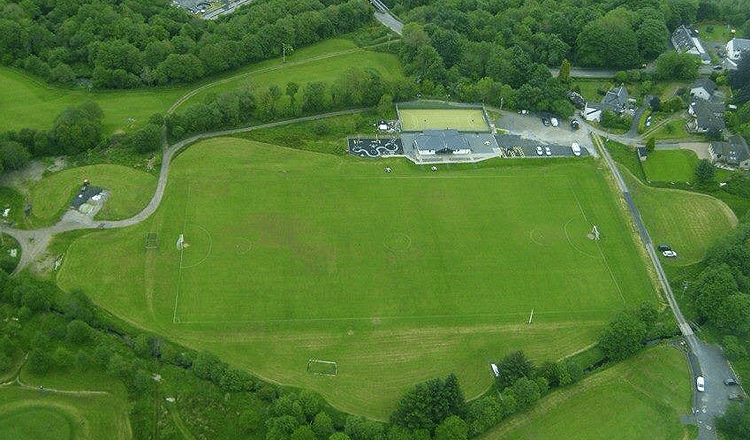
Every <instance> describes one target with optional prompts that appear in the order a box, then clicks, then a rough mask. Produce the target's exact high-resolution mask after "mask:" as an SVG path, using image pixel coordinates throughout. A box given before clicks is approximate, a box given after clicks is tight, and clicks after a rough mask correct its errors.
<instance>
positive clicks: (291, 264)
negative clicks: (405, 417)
mask: <svg viewBox="0 0 750 440" xmlns="http://www.w3.org/2000/svg"><path fill="white" fill-rule="evenodd" d="M385 166H390V167H391V168H392V169H393V172H392V173H388V174H386V173H384V172H383V168H384V167H385ZM594 224H596V225H597V226H598V227H599V230H600V231H601V233H602V239H601V241H598V242H596V241H593V240H591V239H589V238H587V236H586V235H587V234H588V233H589V232H590V231H591V228H592V225H594ZM149 232H155V233H157V235H158V237H159V243H160V245H159V248H158V249H153V250H146V249H145V247H144V237H145V236H146V234H147V233H149ZM180 234H183V235H184V241H185V243H186V244H187V246H185V247H183V249H182V250H178V249H177V246H176V242H177V238H178V237H179V236H180ZM58 281H59V283H60V285H61V286H62V287H63V288H65V289H72V288H76V287H81V288H82V289H84V291H85V292H86V293H87V294H88V295H90V296H91V297H92V298H93V299H94V300H95V301H96V302H97V303H98V304H100V305H102V306H104V307H106V308H107V309H108V310H111V311H112V312H113V313H115V314H117V315H118V316H120V317H122V318H124V319H126V320H128V321H130V322H133V323H136V324H137V325H140V326H143V327H145V328H148V329H152V330H154V331H158V332H163V333H166V334H167V335H169V336H170V337H173V338H175V339H176V340H178V341H180V342H182V343H184V344H186V345H188V346H191V347H193V348H196V349H209V350H211V351H214V352H215V353H217V354H219V355H220V356H221V357H222V358H223V359H225V360H227V361H228V362H231V363H234V364H236V365H239V366H241V367H243V368H247V369H248V370H250V371H252V372H254V373H257V374H259V375H261V376H263V377H265V378H268V379H272V380H276V381H279V382H281V383H285V384H290V385H296V386H304V387H309V388H313V389H315V390H318V391H320V392H321V393H322V394H323V395H324V396H325V397H326V398H327V399H328V400H329V401H330V402H331V403H332V404H333V405H335V406H337V407H339V408H341V409H344V410H347V411H351V412H353V413H357V414H363V415H367V416H370V417H374V418H380V419H384V418H386V417H387V416H388V414H389V413H390V411H391V410H392V409H393V405H394V404H395V402H396V400H397V399H398V397H399V395H400V393H402V392H403V391H404V390H405V389H407V388H408V387H409V386H412V385H414V384H415V383H417V382H419V381H422V380H425V379H428V378H431V377H434V376H436V375H445V374H447V373H450V372H456V373H457V374H458V376H459V378H460V380H461V381H462V385H463V387H464V389H465V390H466V393H467V397H474V396H476V395H478V394H480V393H482V392H483V391H484V390H485V389H486V388H487V386H489V384H490V383H491V374H490V371H489V368H488V362H490V361H494V360H497V359H498V358H500V357H502V356H503V355H505V354H507V352H509V351H511V350H515V349H523V350H525V351H526V352H527V353H528V354H529V355H531V357H532V358H534V359H536V360H539V361H542V360H544V359H558V358H560V357H562V356H564V355H566V354H570V353H572V352H574V351H576V350H579V349H582V348H584V347H586V346H588V345H590V344H591V343H593V342H594V341H595V340H596V338H597V337H598V333H599V332H600V331H601V328H602V326H603V324H604V323H605V322H606V320H608V319H609V317H610V316H611V315H612V314H613V313H616V312H617V311H619V310H622V309H623V308H624V307H627V306H635V305H637V304H639V303H640V302H641V301H644V300H654V299H655V296H654V291H653V287H652V285H651V282H650V280H649V277H648V275H647V273H646V270H645V266H644V264H643V262H642V259H641V257H640V255H639V254H638V252H637V250H636V248H635V244H634V242H633V239H632V236H631V229H630V227H629V225H628V224H626V223H625V221H624V220H623V216H622V214H621V211H620V208H619V207H618V205H617V203H616V201H615V199H614V198H613V196H612V195H611V191H610V188H609V186H608V184H607V182H606V180H605V178H604V176H603V175H601V174H600V171H599V170H598V169H597V168H596V165H595V164H594V162H593V161H578V162H565V163H557V164H551V165H544V166H539V165H519V164H516V165H514V166H500V165H498V166H486V164H485V165H483V166H475V165H471V166H465V167H456V166H452V168H441V169H440V170H438V172H431V171H429V169H427V168H422V167H418V166H415V165H413V164H411V163H409V162H407V161H404V160H396V159H394V160H390V161H379V162H373V161H363V160H359V159H356V158H352V157H334V156H329V155H323V154H317V153H310V152H302V151H296V150H291V149H286V148H281V147H277V146H271V145H266V144H259V143H256V142H251V141H246V140H240V139H232V138H221V139H213V140H208V141H203V142H200V143H198V144H196V145H194V146H192V147H190V148H189V149H188V150H186V151H184V152H183V153H182V154H180V156H179V157H177V158H176V159H175V161H174V162H173V165H172V170H171V172H170V177H169V182H168V186H167V191H166V194H165V198H164V200H163V202H162V205H161V206H160V208H159V209H158V211H157V212H156V213H155V214H154V215H152V216H151V217H150V218H149V219H148V220H147V221H145V222H144V223H141V224H139V225H138V226H135V227H133V228H129V229H125V230H116V231H101V232H96V233H94V234H90V235H88V236H84V237H82V238H79V239H77V240H76V241H75V242H74V243H73V244H72V245H71V247H70V249H69V251H68V254H67V255H66V258H65V262H64V264H63V266H62V268H61V270H60V272H59V275H58ZM532 310H533V311H534V312H533V313H534V315H533V316H534V318H533V323H532V324H527V322H528V320H529V316H530V314H531V312H532ZM309 359H320V360H325V361H334V362H336V364H337V375H335V376H316V375H311V374H310V373H308V372H307V371H306V366H307V364H308V360H309Z"/></svg>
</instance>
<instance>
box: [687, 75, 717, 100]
mask: <svg viewBox="0 0 750 440" xmlns="http://www.w3.org/2000/svg"><path fill="white" fill-rule="evenodd" d="M714 93H716V84H715V83H714V82H713V81H711V80H710V79H709V78H698V79H696V80H695V82H694V83H693V85H692V86H690V94H691V95H692V96H695V97H696V98H700V99H703V100H707V99H711V97H712V96H714Z"/></svg>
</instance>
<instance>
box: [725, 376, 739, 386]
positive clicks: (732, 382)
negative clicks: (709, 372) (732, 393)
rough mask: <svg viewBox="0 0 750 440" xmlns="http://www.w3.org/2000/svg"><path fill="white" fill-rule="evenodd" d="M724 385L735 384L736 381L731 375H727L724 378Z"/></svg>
mask: <svg viewBox="0 0 750 440" xmlns="http://www.w3.org/2000/svg"><path fill="white" fill-rule="evenodd" d="M724 385H726V386H730V385H737V381H736V380H735V379H734V378H733V377H729V378H727V379H724Z"/></svg>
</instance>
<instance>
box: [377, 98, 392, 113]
mask: <svg viewBox="0 0 750 440" xmlns="http://www.w3.org/2000/svg"><path fill="white" fill-rule="evenodd" d="M392 109H393V98H392V97H391V95H389V94H387V93H386V94H385V95H383V97H382V98H380V102H379V103H378V116H380V117H381V118H387V117H388V116H390V115H391V111H392Z"/></svg>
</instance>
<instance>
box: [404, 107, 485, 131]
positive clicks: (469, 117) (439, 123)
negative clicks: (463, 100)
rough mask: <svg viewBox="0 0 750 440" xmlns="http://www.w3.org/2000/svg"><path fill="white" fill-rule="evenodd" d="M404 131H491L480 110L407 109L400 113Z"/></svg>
mask: <svg viewBox="0 0 750 440" xmlns="http://www.w3.org/2000/svg"><path fill="white" fill-rule="evenodd" d="M398 112H399V119H400V120H401V129H402V130H403V131H422V130H431V129H434V130H442V129H446V128H450V129H454V130H458V131H489V129H490V127H489V126H488V125H487V122H485V120H484V113H483V112H482V110H480V109H439V110H438V109H405V108H402V109H400V110H399V111H398Z"/></svg>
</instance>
